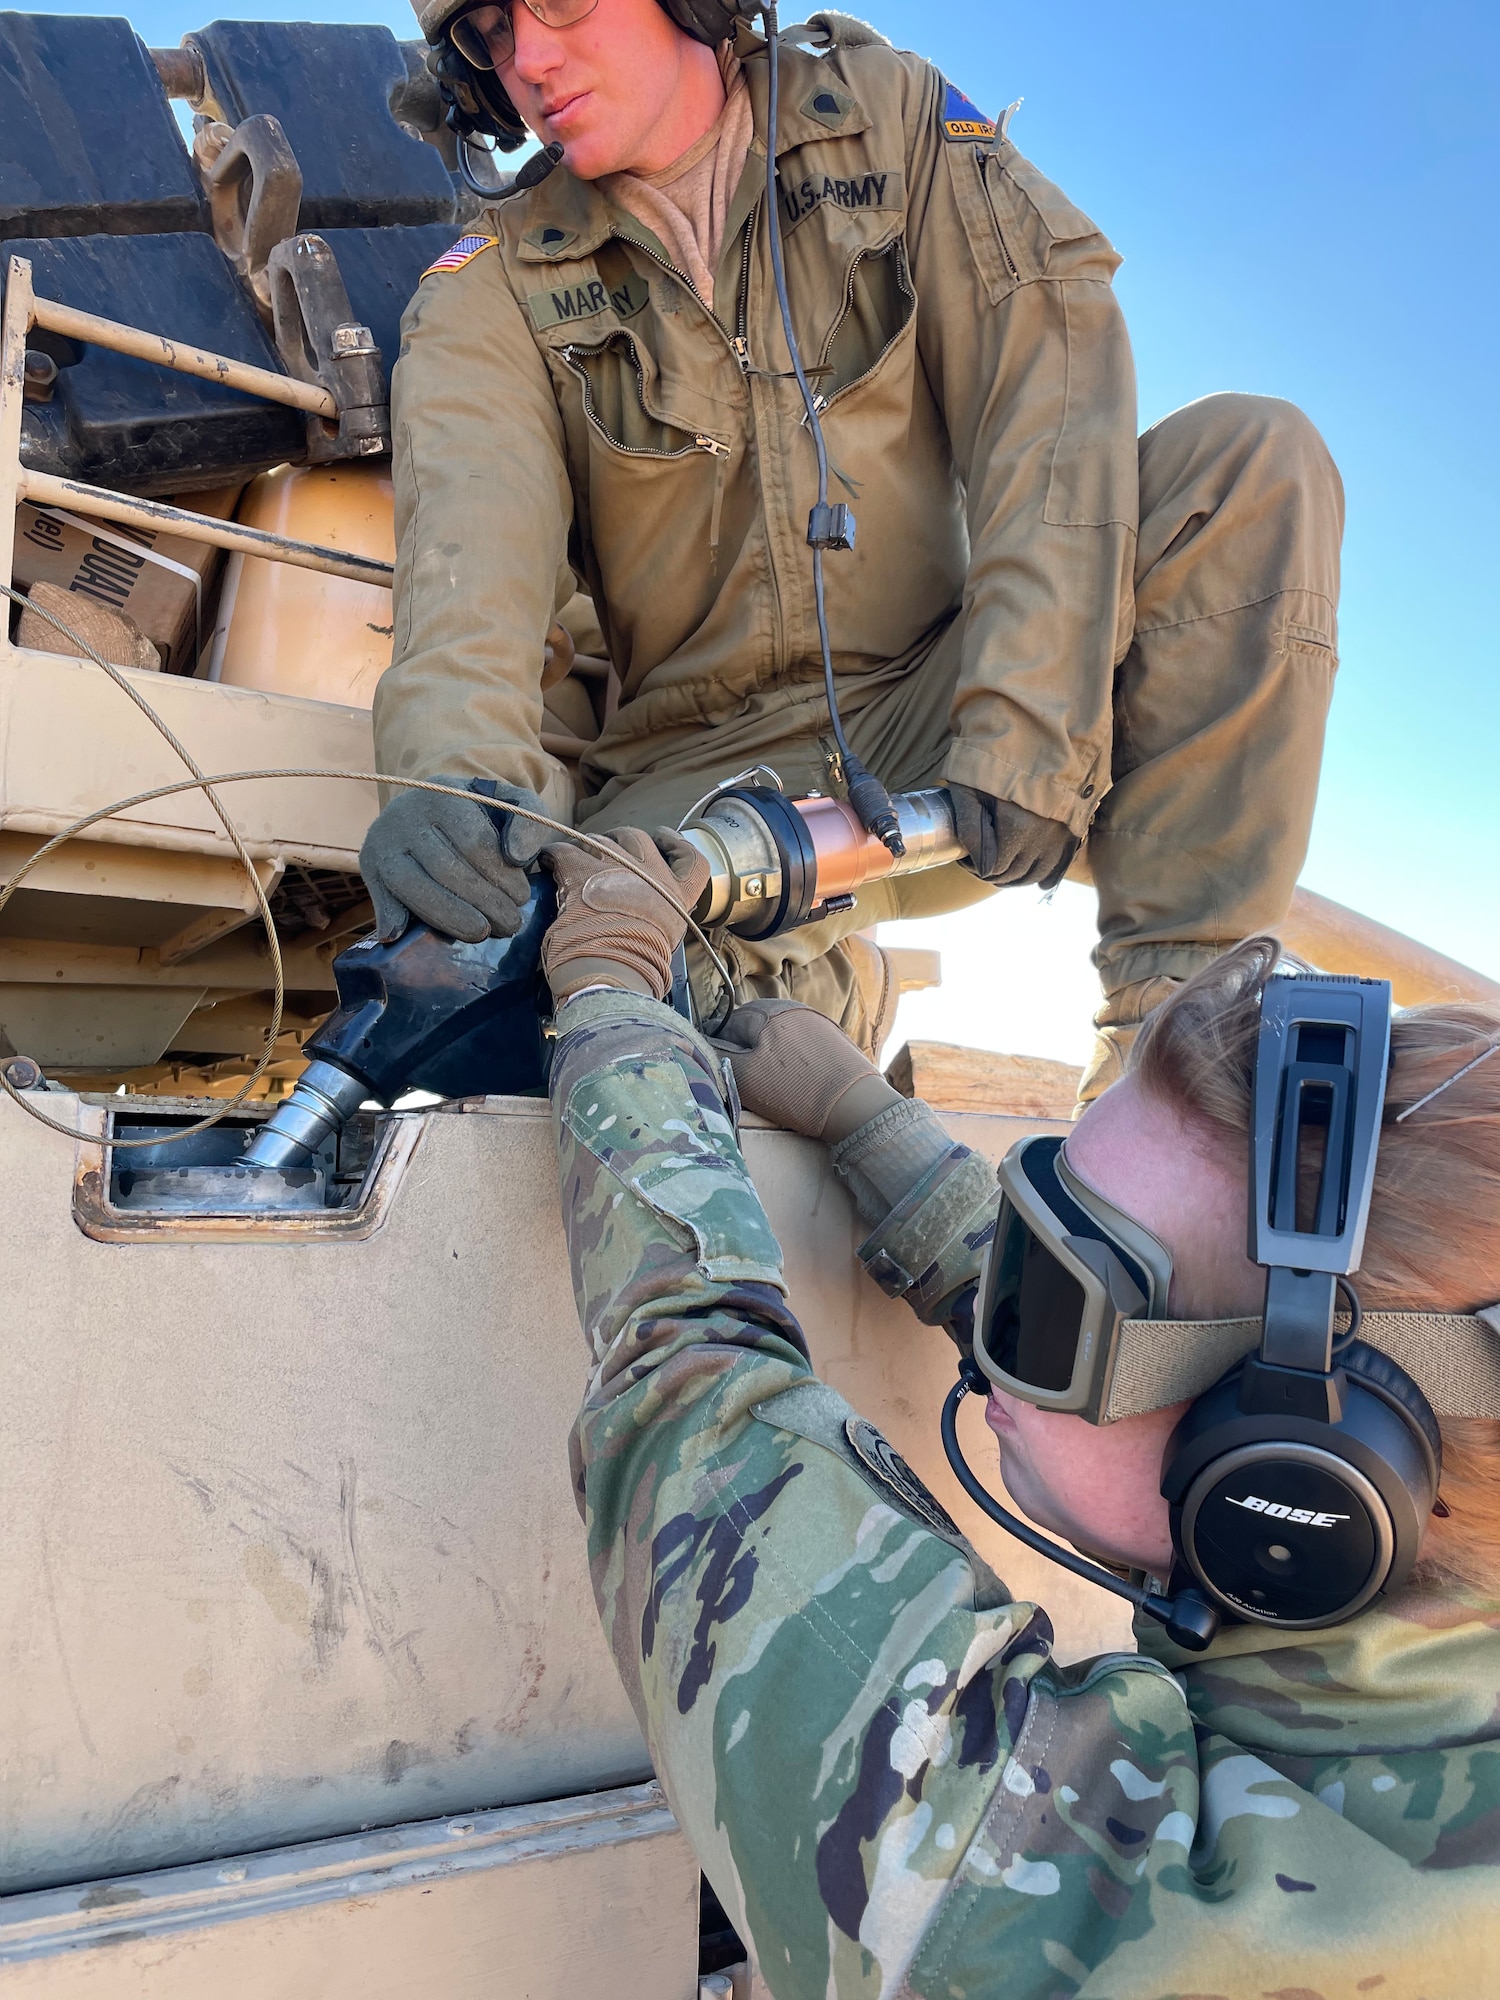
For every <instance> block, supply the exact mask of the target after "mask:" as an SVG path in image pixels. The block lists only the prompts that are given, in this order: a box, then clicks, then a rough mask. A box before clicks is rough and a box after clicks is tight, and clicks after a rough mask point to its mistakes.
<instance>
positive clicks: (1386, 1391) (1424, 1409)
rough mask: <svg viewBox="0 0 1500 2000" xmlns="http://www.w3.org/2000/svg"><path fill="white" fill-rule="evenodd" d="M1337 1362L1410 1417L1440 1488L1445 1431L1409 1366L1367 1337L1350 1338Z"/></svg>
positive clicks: (1338, 1354)
mask: <svg viewBox="0 0 1500 2000" xmlns="http://www.w3.org/2000/svg"><path fill="white" fill-rule="evenodd" d="M1335 1363H1336V1365H1337V1366H1338V1367H1340V1368H1342V1369H1343V1371H1344V1373H1345V1374H1346V1375H1347V1376H1349V1377H1350V1379H1351V1380H1352V1381H1355V1382H1358V1383H1361V1384H1362V1385H1363V1386H1364V1387H1365V1388H1366V1389H1368V1390H1369V1391H1370V1392H1371V1394H1372V1395H1376V1396H1378V1397H1379V1398H1380V1400H1381V1401H1382V1402H1383V1403H1388V1404H1390V1406H1391V1407H1392V1408H1393V1409H1396V1410H1399V1411H1400V1412H1401V1413H1402V1415H1403V1416H1405V1417H1409V1418H1410V1420H1411V1422H1412V1424H1413V1426H1414V1427H1415V1429H1416V1430H1417V1431H1418V1432H1419V1434H1420V1435H1421V1437H1422V1438H1423V1440H1424V1441H1425V1442H1426V1445H1427V1448H1428V1450H1429V1451H1430V1452H1431V1454H1432V1480H1433V1489H1434V1491H1436V1488H1437V1480H1438V1475H1439V1474H1440V1473H1441V1471H1442V1469H1443V1433H1442V1431H1441V1429H1440V1428H1439V1426H1438V1420H1437V1417H1436V1416H1435V1415H1434V1413H1433V1408H1432V1405H1431V1403H1429V1402H1428V1400H1427V1398H1426V1397H1425V1396H1424V1395H1423V1394H1422V1391H1421V1390H1420V1389H1419V1388H1418V1387H1417V1385H1416V1383H1415V1382H1413V1380H1412V1379H1411V1377H1410V1375H1408V1374H1407V1372H1406V1370H1405V1369H1404V1368H1402V1367H1400V1366H1399V1365H1398V1364H1397V1363H1396V1362H1394V1361H1392V1359H1391V1357H1390V1356H1389V1355H1388V1354H1382V1353H1381V1351H1380V1349H1379V1348H1378V1347H1371V1346H1369V1345H1368V1343H1367V1342H1365V1341H1363V1340H1351V1341H1347V1342H1346V1343H1345V1344H1344V1345H1343V1346H1342V1347H1340V1348H1339V1350H1338V1352H1337V1354H1336V1356H1335Z"/></svg>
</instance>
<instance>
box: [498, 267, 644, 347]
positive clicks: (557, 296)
mask: <svg viewBox="0 0 1500 2000" xmlns="http://www.w3.org/2000/svg"><path fill="white" fill-rule="evenodd" d="M650 296H651V287H650V286H649V285H648V284H647V282H646V280H645V279H644V278H642V277H640V276H639V275H638V274H637V273H636V272H634V271H632V272H631V274H630V276H629V277H628V278H627V279H626V280H625V282H624V284H623V285H606V284H605V282H604V280H603V279H602V278H582V279H580V280H579V282H578V283H577V284H576V285H558V286H556V287H555V288H554V289H553V290H551V291H546V292H533V293H532V294H531V296H530V297H529V298H528V299H527V301H526V310H527V312H529V313H530V314H531V323H532V325H533V326H534V327H535V328H536V330H537V332H538V333H545V332H546V330H547V328H548V327H549V326H561V325H563V324H565V323H566V324H570V325H571V324H572V323H573V322H574V321H577V320H581V319H593V318H594V316H595V315H596V314H597V313H602V312H613V313H616V314H618V315H619V317H620V318H621V319H634V317H635V315H636V314H637V313H638V312H639V311H640V310H641V308H642V307H643V306H644V305H645V303H646V301H647V300H648V299H649V298H650Z"/></svg>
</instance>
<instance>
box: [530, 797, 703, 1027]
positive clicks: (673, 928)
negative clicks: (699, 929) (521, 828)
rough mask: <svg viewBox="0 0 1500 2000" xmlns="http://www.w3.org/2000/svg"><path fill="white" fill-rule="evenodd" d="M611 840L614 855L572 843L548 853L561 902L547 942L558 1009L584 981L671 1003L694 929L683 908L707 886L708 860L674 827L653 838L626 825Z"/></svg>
mask: <svg viewBox="0 0 1500 2000" xmlns="http://www.w3.org/2000/svg"><path fill="white" fill-rule="evenodd" d="M608 845H609V846H610V847H611V848H612V849H614V850H615V851H614V852H612V853H610V854H607V855H606V854H596V853H594V852H593V851H592V850H591V849H589V848H586V847H580V846H578V845H576V844H575V843H574V842H572V841H568V842H557V843H555V844H554V845H552V846H549V847H546V848H544V849H543V850H542V858H543V859H544V860H545V862H546V863H547V866H548V867H549V868H550V869H551V870H552V873H553V875H554V876H555V877H556V880H557V904H558V908H557V918H556V921H555V922H554V923H553V925H552V928H551V929H550V930H549V931H548V933H547V935H546V937H545V939H544V940H543V942H542V971H543V972H544V973H545V974H546V976H547V984H548V985H549V986H550V987H551V988H552V998H553V999H554V1000H555V1001H556V1002H557V1004H558V1005H559V1006H561V1005H562V1003H563V1001H564V1000H566V999H567V998H568V997H569V995H570V994H573V993H578V992H581V991H582V989H583V988H584V987H585V986H620V987H623V988H624V989H625V990H626V991H627V992H629V993H649V994H650V995H651V997H652V999H653V1000H665V999H666V997H667V994H668V993H669V992H670V991H671V988H672V954H673V952H674V951H675V950H676V949H677V947H678V945H680V944H681V942H682V939H683V933H684V932H685V931H686V929H687V924H686V922H685V921H684V919H683V917H682V915H681V911H680V910H679V908H678V907H677V906H678V905H680V906H681V909H682V910H691V909H692V908H693V906H694V904H696V902H697V901H698V898H699V897H700V896H701V895H702V894H703V891H704V889H705V888H706V887H707V885H708V863H707V862H706V861H705V860H704V859H703V856H702V855H701V854H700V853H699V852H698V850H697V848H696V847H694V846H693V845H692V843H691V842H690V841H686V840H684V839H683V838H682V836H681V834H677V833H673V832H672V831H671V830H670V829H669V828H667V827H658V828H657V830H656V835H655V837H654V838H653V837H652V836H651V835H650V834H649V833H642V832H641V830H640V828H639V827H634V826H627V827H622V828H621V829H620V831H619V833H618V834H617V835H616V836H615V839H614V840H613V841H611V842H609V843H608ZM620 852H623V853H625V854H628V855H629V856H630V858H631V860H632V861H636V862H639V863H640V865H641V866H642V867H643V868H645V870H646V871H647V873H648V874H649V875H650V876H651V878H652V880H653V881H655V882H657V883H659V884H660V885H661V890H662V892H663V893H660V894H659V893H658V892H657V890H656V889H653V888H651V887H650V886H649V885H648V884H647V883H645V882H643V881H642V880H641V879H640V877H639V876H638V875H635V874H633V873H632V872H631V871H630V869H628V868H626V867H624V866H622V864H621V862H620V861H619V860H618V859H617V858H616V855H617V854H618V853H620ZM669 897H670V898H671V899H672V900H671V901H668V898H669Z"/></svg>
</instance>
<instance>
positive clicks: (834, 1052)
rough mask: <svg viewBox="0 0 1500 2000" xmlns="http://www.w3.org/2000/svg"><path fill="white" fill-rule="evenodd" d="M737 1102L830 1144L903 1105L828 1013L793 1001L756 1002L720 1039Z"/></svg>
mask: <svg viewBox="0 0 1500 2000" xmlns="http://www.w3.org/2000/svg"><path fill="white" fill-rule="evenodd" d="M715 1046H716V1047H718V1048H722V1049H723V1051H724V1053H725V1055H727V1056H728V1058H729V1063H730V1067H731V1068H732V1069H733V1071H734V1081H735V1085H736V1088H737V1089H738V1091H739V1093H740V1102H741V1104H743V1105H744V1107H745V1109H746V1110H747V1111H753V1112H755V1113H756V1114H757V1116H759V1117H761V1118H769V1119H770V1121H771V1123H772V1124H773V1125H779V1126H780V1127H781V1128H782V1130H783V1131H785V1132H800V1133H802V1134H803V1136H804V1137H805V1138H808V1139H823V1140H826V1141H827V1143H828V1144H829V1145H830V1146H832V1145H836V1144H837V1143H838V1142H839V1140H841V1139H845V1138H847V1137H848V1135H849V1134H850V1133H851V1132H854V1131H857V1130H858V1129H859V1127H860V1126H861V1125H864V1124H867V1123H868V1122H869V1120H870V1119H872V1118H874V1117H875V1116H876V1115H877V1114H878V1113H879V1112H881V1111H884V1110H885V1109H886V1107H887V1105H890V1104H899V1103H901V1102H903V1100H902V1099H901V1097H900V1096H899V1095H898V1093H897V1092H896V1091H894V1090H893V1089H892V1088H891V1086H890V1085H889V1084H888V1083H887V1082H886V1080H885V1078H884V1077H883V1076H882V1075H881V1074H880V1071H879V1070H878V1069H876V1067H875V1065H874V1063H872V1062H871V1061H870V1060H869V1058H868V1057H867V1056H863V1055H861V1054H860V1052H859V1050H858V1049H857V1048H856V1047H855V1046H854V1044H853V1042H851V1041H850V1040H849V1037H848V1036H847V1035H846V1034H845V1033H844V1032H843V1030H842V1029H841V1028H836V1027H835V1026H834V1024H833V1022H832V1021H830V1020H829V1019H828V1018H827V1016H826V1015H823V1014H819V1013H818V1012H817V1011H816V1010H815V1009H814V1008H812V1007H804V1006H802V1005H801V1003H800V1002H799V1001H796V1000H751V1001H748V1002H747V1003H746V1004H745V1005H744V1006H743V1007H736V1008H735V1010H734V1012H733V1013H732V1014H731V1015H730V1017H729V1019H728V1020H727V1021H726V1022H725V1023H724V1025H723V1027H722V1028H721V1029H720V1030H719V1033H718V1035H717V1036H716V1037H715Z"/></svg>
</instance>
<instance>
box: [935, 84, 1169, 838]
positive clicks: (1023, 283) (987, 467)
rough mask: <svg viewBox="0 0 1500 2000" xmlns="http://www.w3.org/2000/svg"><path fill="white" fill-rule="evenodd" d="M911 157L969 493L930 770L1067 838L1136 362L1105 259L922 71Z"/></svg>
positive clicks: (1131, 435) (1127, 540)
mask: <svg viewBox="0 0 1500 2000" xmlns="http://www.w3.org/2000/svg"><path fill="white" fill-rule="evenodd" d="M926 77H927V79H928V84H927V95H926V100H925V102H924V103H922V104H921V105H920V115H919V117H918V118H917V120H916V124H915V132H914V136H910V135H912V134H913V128H912V126H910V125H909V126H908V133H909V140H908V143H909V144H911V145H912V146H913V157H912V164H911V170H910V186H911V204H910V216H909V222H908V244H909V254H910V256H911V258H912V267H913V277H914V279H915V282H916V292H917V297H918V299H919V301H921V306H920V308H919V316H918V339H919V344H920V351H921V355H922V360H923V363H924V366H925V368H926V371H927V375H928V379H929V381H930V383H931V385H932V388H933V392H934V394H935V395H936V397H937V400H938V403H939V405H940V407H941V409H942V412H943V415H944V418H945V420H946V423H947V428H948V433H949V436H950V439H951V441H952V448H953V455H954V461H955V469H956V471H957V473H958V476H959V478H960V480H961V481H962V482H963V484H964V487H965V489H966V492H967V497H968V517H969V535H970V544H971V557H970V566H969V574H968V581H967V585H966V589H965V597H964V613H965V626H964V634H963V651H962V662H961V666H960V670H959V677H958V685H957V689H956V692H955V694H954V697H953V705H952V722H953V731H954V737H955V741H954V744H953V747H952V749H951V751H950V752H949V755H948V760H947V766H946V775H947V776H948V777H949V778H951V779H954V780H955V781H957V782H958V783H960V784H966V785H971V786H973V787H974V788H975V789H976V790H978V791H982V792H989V793H991V794H993V795H994V796H996V797H999V798H1005V799H1011V800H1014V801H1015V802H1016V803H1017V804H1018V805H1022V806H1025V807H1027V808H1028V809H1029V810H1030V811H1032V812H1035V813H1040V814H1042V815H1043V816H1045V817H1046V818H1048V819H1054V820H1060V821H1063V822H1065V823H1066V824H1067V825H1068V826H1069V827H1070V828H1071V829H1072V830H1073V832H1074V833H1076V834H1080V835H1081V834H1083V833H1085V832H1086V831H1087V828H1088V824H1089V821H1090V819H1091V818H1092V817H1093V815H1094V813H1095V811H1096V810H1097V809H1098V806H1099V802H1100V800H1101V798H1102V797H1103V795H1104V793H1105V791H1106V790H1107V789H1108V786H1109V772H1110V735H1111V705H1112V704H1111V694H1112V685H1113V678H1114V666H1115V662H1116V660H1117V659H1119V658H1120V657H1122V656H1123V653H1124V650H1125V647H1126V645H1127V644H1128V641H1129V635H1130V630H1131V617H1132V613H1131V576H1132V568H1133V561H1134V546H1135V522H1136V508H1137V461H1136V400H1135V370H1134V365H1133V363H1132V360H1131V354H1130V343H1129V339H1128V337H1127V335H1126V332H1125V323H1124V319H1123V317H1122V315H1121V313H1120V309H1119V306H1118V305H1117V303H1116V301H1115V297H1114V293H1113V291H1112V290H1111V288H1110V279H1111V277H1112V276H1113V273H1114V271H1115V269H1116V267H1117V265H1118V264H1119V261H1120V260H1119V258H1118V256H1117V255H1116V254H1115V252H1114V250H1113V249H1112V248H1111V246H1110V244H1109V243H1108V242H1107V241H1106V239H1105V238H1104V237H1103V236H1102V235H1101V234H1100V232H1099V231H1098V230H1097V229H1096V228H1095V226H1094V224H1093V223H1092V222H1091V221H1090V220H1089V219H1088V217H1087V216H1086V215H1084V214H1082V213H1081V211H1080V210H1078V209H1076V208H1075V207H1074V206H1073V205H1072V203H1071V202H1070V201H1068V199H1067V198H1066V196H1065V195H1063V194H1062V192H1061V191H1060V190H1059V189H1058V188H1056V187H1054V186H1053V185H1052V183H1051V182H1050V181H1048V180H1046V179H1044V178H1043V176H1042V175H1041V174H1039V173H1038V172H1037V170H1036V169H1035V168H1034V167H1033V166H1032V165H1031V164H1030V163H1029V162H1028V161H1027V160H1025V159H1023V158H1022V157H1021V155H1020V154H1019V153H1018V152H1017V151H1016V149H1015V147H1014V146H1013V145H1011V144H1010V143H1009V141H1008V140H1006V139H1004V138H997V140H996V141H994V142H993V143H992V144H975V143H974V142H973V141H972V140H966V141H961V140H950V139H948V138H947V137H946V136H945V135H944V132H943V125H942V116H943V111H944V93H945V91H946V88H947V86H946V84H945V83H944V81H943V79H942V78H941V77H938V76H937V75H936V72H934V71H931V70H928V71H927V72H926Z"/></svg>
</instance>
